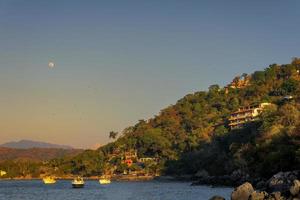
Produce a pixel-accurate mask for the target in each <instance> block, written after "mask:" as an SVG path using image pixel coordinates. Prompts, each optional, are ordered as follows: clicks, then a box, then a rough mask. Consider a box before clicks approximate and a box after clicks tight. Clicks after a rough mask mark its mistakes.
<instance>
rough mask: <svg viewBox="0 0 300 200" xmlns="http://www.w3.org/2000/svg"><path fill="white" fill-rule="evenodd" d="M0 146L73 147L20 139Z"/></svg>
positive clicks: (19, 147)
mask: <svg viewBox="0 0 300 200" xmlns="http://www.w3.org/2000/svg"><path fill="white" fill-rule="evenodd" d="M0 147H8V148H16V149H29V148H56V149H72V148H73V147H71V146H67V145H58V144H51V143H46V142H39V141H32V140H20V141H17V142H7V143H4V144H1V145H0Z"/></svg>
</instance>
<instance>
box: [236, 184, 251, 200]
mask: <svg viewBox="0 0 300 200" xmlns="http://www.w3.org/2000/svg"><path fill="white" fill-rule="evenodd" d="M252 192H254V189H253V187H252V185H251V184H250V183H248V182H246V183H244V184H243V185H240V186H239V187H237V188H235V189H234V191H233V192H232V193H231V200H248V198H249V196H250V195H251V194H252Z"/></svg>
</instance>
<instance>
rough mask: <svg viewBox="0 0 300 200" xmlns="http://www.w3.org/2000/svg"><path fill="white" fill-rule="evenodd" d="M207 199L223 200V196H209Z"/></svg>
mask: <svg viewBox="0 0 300 200" xmlns="http://www.w3.org/2000/svg"><path fill="white" fill-rule="evenodd" d="M209 200H225V198H224V197H221V196H213V197H212V198H210V199H209Z"/></svg>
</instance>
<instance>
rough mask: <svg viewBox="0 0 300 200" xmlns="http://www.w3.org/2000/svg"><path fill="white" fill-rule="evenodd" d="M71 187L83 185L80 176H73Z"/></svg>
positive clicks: (81, 186)
mask: <svg viewBox="0 0 300 200" xmlns="http://www.w3.org/2000/svg"><path fill="white" fill-rule="evenodd" d="M72 187H73V188H83V187H84V180H83V178H82V177H80V176H78V177H77V178H74V180H73V181H72Z"/></svg>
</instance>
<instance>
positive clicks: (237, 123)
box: [228, 103, 271, 129]
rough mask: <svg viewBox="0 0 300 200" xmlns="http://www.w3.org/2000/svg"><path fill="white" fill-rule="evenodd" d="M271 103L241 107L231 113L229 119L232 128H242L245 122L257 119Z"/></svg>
mask: <svg viewBox="0 0 300 200" xmlns="http://www.w3.org/2000/svg"><path fill="white" fill-rule="evenodd" d="M269 105H271V103H260V104H259V105H254V106H246V107H243V108H239V109H238V110H237V111H235V112H233V113H231V115H230V117H229V119H228V120H229V127H230V129H236V128H241V127H243V126H244V124H245V123H247V122H251V121H255V120H256V119H257V117H258V116H259V114H260V113H261V112H262V111H263V109H264V108H265V107H266V106H269Z"/></svg>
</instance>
